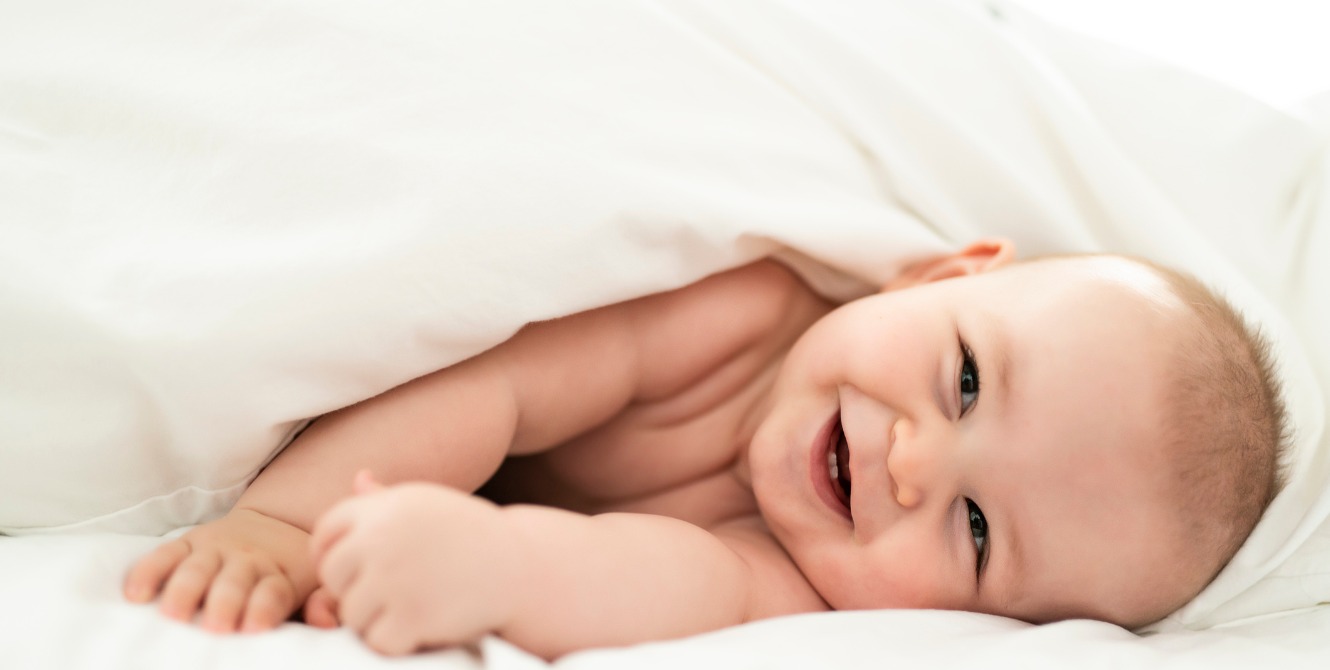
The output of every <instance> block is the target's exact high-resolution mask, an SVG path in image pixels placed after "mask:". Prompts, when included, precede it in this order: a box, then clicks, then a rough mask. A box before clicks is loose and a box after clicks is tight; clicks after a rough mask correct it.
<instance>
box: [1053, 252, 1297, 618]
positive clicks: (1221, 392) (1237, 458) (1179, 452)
mask: <svg viewBox="0 0 1330 670" xmlns="http://www.w3.org/2000/svg"><path fill="white" fill-rule="evenodd" d="M1092 257H1100V258H1118V259H1121V260H1124V261H1128V262H1132V263H1136V264H1137V265H1139V266H1142V267H1144V268H1146V269H1148V270H1150V271H1151V272H1152V273H1153V274H1154V275H1155V276H1157V277H1159V278H1160V279H1161V280H1163V281H1164V283H1165V284H1166V285H1167V286H1168V288H1169V289H1170V291H1171V292H1172V294H1173V295H1174V297H1176V298H1177V299H1178V300H1179V301H1180V302H1181V303H1182V304H1183V305H1184V306H1185V311H1184V313H1183V314H1182V317H1183V319H1182V321H1183V322H1182V323H1180V324H1178V326H1177V328H1176V330H1177V332H1178V335H1179V339H1178V340H1177V341H1176V342H1175V343H1174V351H1176V352H1177V353H1176V355H1174V356H1173V357H1172V358H1173V363H1174V364H1173V365H1172V366H1171V367H1172V369H1171V370H1170V371H1169V375H1170V377H1169V378H1167V380H1166V388H1167V389H1168V390H1167V391H1166V394H1167V395H1166V399H1165V405H1166V406H1165V408H1164V409H1165V414H1164V416H1165V417H1166V419H1165V423H1164V426H1163V435H1164V439H1163V440H1162V442H1161V448H1162V449H1165V450H1166V453H1165V458H1164V462H1165V463H1166V464H1167V465H1166V468H1167V470H1166V473H1167V475H1168V476H1169V480H1168V481H1169V484H1168V487H1169V489H1170V490H1169V491H1168V494H1169V495H1170V496H1172V501H1173V504H1174V506H1175V511H1176V513H1177V514H1178V515H1180V519H1181V528H1182V534H1183V537H1181V538H1180V539H1181V540H1182V545H1183V546H1186V547H1188V548H1189V549H1190V550H1191V551H1189V552H1188V553H1187V555H1185V556H1179V557H1178V560H1180V561H1183V562H1184V563H1185V564H1188V565H1189V567H1191V568H1192V570H1191V571H1192V572H1193V573H1194V574H1198V575H1201V576H1203V577H1204V581H1203V582H1200V583H1198V584H1196V587H1195V591H1194V592H1193V593H1192V595H1193V596H1194V595H1195V593H1196V592H1199V591H1200V590H1201V589H1202V588H1204V586H1205V585H1207V584H1209V583H1210V582H1211V581H1213V580H1214V578H1215V577H1216V576H1218V574H1219V572H1220V571H1221V570H1222V569H1223V568H1224V566H1225V565H1227V564H1228V562H1229V561H1230V560H1231V559H1232V558H1233V556H1234V554H1236V553H1237V551H1238V549H1239V548H1240V547H1241V546H1242V544H1243V542H1245V541H1246V539H1247V536H1248V535H1250V534H1251V532H1252V530H1253V529H1254V528H1255V527H1256V523H1257V522H1258V521H1259V520H1260V518H1261V516H1262V515H1263V514H1264V513H1265V510H1266V509H1267V508H1268V507H1269V506H1270V502H1271V501H1272V500H1273V499H1274V497H1275V495H1276V494H1277V493H1279V491H1280V489H1282V488H1283V486H1284V475H1283V471H1282V468H1281V464H1282V462H1283V461H1284V458H1285V452H1286V451H1287V449H1288V443H1289V442H1290V440H1291V438H1290V431H1289V426H1288V419H1287V416H1286V411H1285V408H1284V403H1283V400H1282V399H1281V395H1280V384H1279V378H1278V375H1277V374H1276V371H1275V362H1274V356H1273V354H1272V352H1271V346H1270V343H1269V341H1268V340H1267V339H1266V338H1265V336H1264V335H1263V334H1262V333H1261V332H1260V330H1259V329H1258V328H1256V327H1255V326H1253V325H1252V324H1250V323H1249V322H1248V321H1247V320H1246V319H1244V318H1243V316H1242V315H1241V314H1240V313H1239V312H1238V310H1237V309H1236V308H1234V307H1233V305H1232V304H1230V303H1229V301H1228V300H1226V299H1225V298H1224V297H1223V296H1221V295H1220V294H1219V293H1217V292H1216V291H1214V290H1213V289H1211V288H1210V287H1209V286H1206V285H1205V284H1204V283H1202V282H1201V281H1200V280H1198V279H1197V278H1195V277H1193V276H1191V275H1190V274H1187V273H1185V272H1180V271H1178V270H1175V269H1172V268H1169V267H1167V266H1164V265H1160V264H1157V263H1154V262H1152V261H1149V260H1145V259H1142V258H1137V257H1133V256H1121V255H1116V254H1058V255H1049V256H1040V257H1038V258H1032V259H1029V260H1028V261H1027V262H1040V261H1046V260H1059V259H1065V260H1074V259H1077V258H1092ZM1183 604H1185V602H1177V603H1173V607H1172V609H1176V608H1177V607H1181V606H1182V605H1183ZM1169 611H1171V609H1170V610H1169ZM1157 614H1158V615H1159V616H1163V615H1164V614H1167V612H1160V613H1157ZM1139 623H1141V624H1144V623H1149V621H1141V622H1139Z"/></svg>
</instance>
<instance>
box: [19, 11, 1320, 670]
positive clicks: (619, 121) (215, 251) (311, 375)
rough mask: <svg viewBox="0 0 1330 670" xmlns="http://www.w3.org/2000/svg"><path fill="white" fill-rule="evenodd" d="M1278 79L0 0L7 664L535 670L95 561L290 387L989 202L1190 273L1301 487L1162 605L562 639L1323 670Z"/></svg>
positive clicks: (859, 278)
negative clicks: (1224, 318) (1213, 576)
mask: <svg viewBox="0 0 1330 670" xmlns="http://www.w3.org/2000/svg"><path fill="white" fill-rule="evenodd" d="M1179 2H1180V0H1179ZM1165 4H1168V3H1165ZM1133 6H1134V5H1131V4H1130V3H1128V4H1124V5H1123V11H1130V9H1131V7H1133ZM1174 6H1177V3H1174ZM1282 6H1285V5H1281V7H1282ZM1062 7H1063V8H1064V9H1065V5H1062ZM1307 7H1308V8H1312V9H1314V8H1315V3H1312V2H1309V3H1308V5H1307ZM1138 11H1146V13H1147V14H1148V15H1149V18H1150V20H1152V21H1154V22H1155V24H1154V25H1158V23H1159V22H1160V21H1162V20H1164V19H1163V18H1162V17H1165V16H1167V14H1166V13H1164V12H1157V13H1150V12H1149V11H1148V8H1147V9H1146V10H1140V8H1138ZM1064 18H1065V17H1064ZM1181 18H1183V19H1186V18H1188V17H1186V16H1182V17H1181ZM1308 20H1312V19H1311V18H1309V19H1308ZM1179 23H1181V24H1187V25H1186V26H1179V27H1178V28H1177V30H1178V31H1179V34H1183V32H1184V30H1185V31H1187V32H1186V34H1192V33H1194V32H1195V31H1196V30H1198V28H1196V26H1195V25H1194V24H1193V23H1191V22H1188V21H1180V22H1179ZM1123 25H1131V23H1130V22H1124V23H1123ZM1101 27H1102V25H1101ZM1235 29H1236V30H1242V29H1243V26H1242V25H1238V26H1237V28H1235ZM1251 32H1252V33H1256V32H1258V31H1256V30H1254V29H1253V30H1252V31H1251ZM1110 37H1111V36H1110ZM1120 41H1124V42H1130V41H1131V40H1130V39H1125V40H1120ZM1259 53H1260V51H1259V50H1255V51H1252V52H1251V53H1250V56H1251V58H1249V59H1248V61H1250V60H1252V59H1254V58H1255V57H1256V56H1257V55H1258V54H1259ZM1281 53H1287V51H1284V52H1281ZM1193 55H1195V54H1193ZM1174 60H1177V59H1176V58H1175V59H1174ZM1202 60H1203V62H1206V63H1211V64H1214V63H1216V62H1217V61H1216V60H1214V59H1211V60H1204V59H1202ZM1303 64H1304V65H1306V63H1303ZM1313 65H1314V64H1313ZM1272 67H1273V66H1272ZM1303 71H1304V72H1306V73H1309V74H1308V76H1307V77H1304V78H1301V79H1299V81H1300V82H1301V83H1300V85H1301V86H1303V87H1304V88H1303V89H1301V90H1306V91H1310V90H1314V89H1315V87H1316V86H1317V84H1316V83H1315V82H1316V77H1319V76H1322V75H1324V74H1325V73H1324V71H1323V69H1322V68H1319V67H1308V68H1306V69H1305V70H1303ZM1281 72H1284V71H1283V70H1281ZM1211 74H1214V73H1213V72H1212V73H1211ZM1239 79H1240V78H1239ZM1321 83H1323V84H1324V83H1330V82H1321ZM1292 90H1294V89H1292V88H1287V87H1285V88H1283V89H1281V91H1283V93H1281V94H1279V95H1282V96H1283V97H1282V98H1280V100H1279V104H1280V105H1281V106H1274V105H1271V104H1270V102H1271V101H1272V100H1274V99H1275V98H1276V97H1279V96H1277V95H1275V94H1272V93H1269V92H1268V91H1267V92H1264V93H1262V94H1261V98H1262V99H1263V100H1261V99H1257V98H1255V97H1251V96H1249V95H1247V94H1244V93H1241V92H1238V91H1235V90H1232V89H1230V88H1227V87H1225V86H1223V85H1220V84H1217V83H1215V82H1213V81H1211V80H1210V79H1207V78H1205V77H1201V76H1198V75H1195V74H1192V73H1188V72H1184V71H1180V70H1176V69H1173V68H1172V67H1170V66H1167V65H1165V64H1164V63H1163V62H1161V61H1158V60H1155V59H1154V58H1151V57H1147V56H1142V55H1139V54H1134V53H1128V52H1122V51H1119V50H1116V49H1114V48H1110V47H1107V46H1104V45H1102V44H1099V43H1096V42H1093V41H1090V40H1087V39H1085V38H1083V37H1081V36H1078V35H1076V34H1074V33H1070V32H1067V31H1065V30H1063V29H1060V28H1055V27H1052V26H1049V25H1045V24H1043V23H1041V22H1039V21H1036V20H1034V19H1033V18H1032V17H1030V16H1027V15H1026V14H1024V13H1023V12H1021V11H1019V10H1018V9H1017V8H1016V7H1014V6H1010V5H1008V4H1006V3H1001V2H977V1H973V2H972V1H967V0H956V1H954V2H946V1H939V0H896V1H893V2H879V1H874V0H817V1H814V0H779V1H777V0H769V1H763V2H758V1H756V0H750V1H740V0H727V1H724V2H704V1H701V0H696V1H690V0H658V1H651V0H576V1H570V2H566V3H557V4H555V3H546V2H542V1H541V0H510V1H509V2H503V3H465V2H438V1H428V2H427V1H425V0H420V1H419V2H406V1H404V2H401V3H397V4H394V5H392V6H391V7H385V6H384V5H383V4H382V3H374V2H368V1H367V0H344V1H341V2H317V3H307V2H301V1H297V0H288V1H286V2H263V3H257V2H248V1H245V0H198V1H197V2H191V3H176V2H171V1H169V0H131V1H129V2H124V3H114V4H108V3H97V2H92V1H90V0H50V1H47V2H42V3H10V4H8V5H6V6H3V7H0V333H3V335H0V338H3V339H2V340H0V344H2V345H3V346H0V371H2V372H0V491H4V492H5V493H4V495H3V496H0V532H3V533H5V534H7V535H12V537H0V575H5V577H3V578H0V666H2V667H5V668H9V667H16V668H26V667H56V668H74V669H81V668H166V667H170V668H176V667H206V666H219V667H231V666H237V667H239V666H243V667H292V666H295V667H307V666H308V667H328V668H340V667H348V668H370V667H378V666H380V665H389V664H392V665H395V666H397V665H405V666H411V665H420V666H424V665H429V666H430V667H439V666H444V667H459V668H463V667H481V666H483V667H495V668H500V667H543V666H545V665H546V664H545V663H543V662H541V661H538V660H536V659H533V658H531V657H529V656H527V655H525V654H523V653H522V652H520V651H519V650H516V649H514V648H512V647H511V646H509V645H507V644H505V643H504V642H502V641H501V640H495V639H489V640H486V641H485V642H484V643H483V644H481V645H479V646H478V647H477V648H475V649H469V650H456V651H450V652H439V653H434V654H428V655H423V656H419V657H414V658H409V659H401V660H393V661H389V660H387V659H383V658H380V657H378V656H375V655H374V654H373V653H372V652H369V651H368V650H367V649H365V648H364V647H363V646H361V645H360V644H359V642H358V641H357V640H356V639H355V638H354V637H353V636H351V635H349V634H348V633H346V632H345V631H334V632H326V631H318V630H313V629H310V628H307V627H305V626H302V625H298V624H288V625H286V626H284V627H282V628H281V629H280V630H278V631H276V632H273V633H269V634H263V635H254V636H234V637H216V636H213V635H210V634H207V633H204V632H202V631H200V630H198V629H196V628H192V627H188V626H184V625H180V624H176V623H173V622H171V621H168V620H166V619H164V618H162V617H160V616H158V615H157V614H156V613H155V612H154V611H153V610H152V609H151V608H150V607H145V606H135V605H129V604H126V603H124V602H123V601H122V600H121V599H120V597H119V593H118V588H119V584H120V581H121V579H122V578H123V575H124V573H125V570H126V569H127V567H128V565H129V564H130V563H131V562H132V561H133V559H134V558H135V557H136V556H139V555H141V554H142V553H143V552H145V551H146V550H147V549H148V548H150V547H151V546H153V545H154V543H156V542H160V541H161V540H160V535H161V534H163V533H168V532H172V531H178V530H179V529H180V528H181V527H184V526H187V525H188V524H192V523H197V522H200V521H203V520H206V519H208V518H212V517H214V516H216V515H218V514H220V513H222V512H224V511H225V510H226V508H227V507H228V506H229V505H230V504H231V503H232V502H233V501H234V499H235V497H236V496H237V495H238V494H239V492H240V491H241V490H243V487H244V486H245V484H246V483H247V482H248V481H249V480H250V478H252V477H253V475H254V474H255V473H256V472H257V471H258V470H259V469H260V468H261V467H262V465H263V463H264V462H265V461H266V459H267V458H269V457H270V456H271V454H272V453H274V452H275V450H276V449H278V448H279V447H280V446H281V444H282V443H283V441H284V440H285V438H286V436H288V435H289V434H290V433H291V432H292V430H293V429H295V428H296V427H298V426H299V425H301V423H302V421H303V420H305V419H307V418H309V417H311V416H317V415H318V414H321V413H324V412H327V411H329V410H332V409H335V408H337V407H341V406H344V405H346V404H349V403H352V402H356V401H357V400H360V399H363V398H365V397H369V396H371V395H374V394H376V393H378V392H381V391H383V390H385V389H387V388H390V387H392V386H394V385H396V384H399V383H401V382H403V381H405V380H407V379H411V378H413V377H415V376H418V375H420V374H423V373H425V372H428V371H430V370H433V369H437V368H439V367H441V366H444V365H447V364H449V363H452V362H455V361H457V360H460V359H462V358H464V357H466V356H468V355H471V354H473V353H475V352H477V351H480V350H482V349H484V348H485V347H488V346H491V345H493V344H495V343H497V342H498V341H501V340H502V339H503V338H504V337H506V336H507V335H508V334H510V333H511V332H513V331H514V330H515V329H516V328H518V327H520V326H521V325H522V324H523V323H525V322H528V321H531V320H535V319H541V318H548V317H551V316H555V315H559V314H566V313H570V312H573V311H577V310H581V309H586V308H588V307H591V306H595V305H601V304H606V303H609V302H613V301H617V300H623V299H627V298H631V297H634V296H637V295H642V294H644V293H649V292H653V291H659V290H663V289H666V288H670V287H674V286H679V285H682V284H685V283H688V282H691V281H694V280H696V279H699V278H701V277H703V276H705V275H707V274H709V273H711V272H715V271H718V270H720V269H723V268H726V267H732V266H734V265H738V264H741V263H743V262H746V261H748V260H751V259H753V258H756V257H759V256H763V255H769V254H774V255H778V256H779V257H781V258H783V259H784V260H786V261H787V262H789V263H790V264H792V265H793V266H795V267H796V268H797V269H799V270H800V271H801V272H802V273H804V275H805V276H806V278H807V279H808V280H809V281H810V282H811V283H813V284H814V285H815V286H816V287H817V288H818V289H819V290H822V291H824V292H825V293H827V294H829V295H833V296H836V297H841V298H848V297H850V296H853V295H856V294H858V293H861V292H863V291H865V290H867V288H868V287H870V286H872V285H873V284H875V283H878V282H880V281H882V280H883V279H884V278H886V277H888V276H890V275H891V274H893V273H894V272H895V271H896V270H897V269H898V268H899V267H900V266H901V265H902V264H904V263H906V262H908V261H909V260H911V259H912V258H915V257H918V256H920V255H923V254H928V253H934V252H936V251H939V250H941V249H945V248H948V247H949V246H952V245H955V244H958V243H961V242H964V241H966V240H968V239H970V238H973V237H975V236H977V235H979V234H996V235H1005V236H1009V237H1012V238H1013V239H1015V240H1016V241H1017V243H1018V245H1019V247H1020V248H1021V249H1022V250H1023V251H1025V252H1030V253H1037V252H1045V251H1057V250H1096V249H1111V250H1116V251H1123V252H1130V253H1137V254H1142V255H1146V256H1149V257H1152V258H1156V259H1158V260H1162V261H1165V262H1168V263H1171V264H1173V265H1178V266H1181V267H1184V268H1187V269H1189V270H1192V271H1193V272H1196V273H1198V274H1200V275H1201V276H1202V277H1204V278H1205V279H1206V280H1208V281H1210V282H1212V283H1214V284H1216V285H1218V286H1219V287H1221V288H1222V289H1223V290H1224V291H1225V292H1227V293H1229V294H1230V296H1231V297H1232V298H1233V299H1234V300H1235V301H1236V302H1238V303H1239V304H1240V306H1242V307H1243V308H1244V310H1245V311H1247V312H1248V314H1249V315H1251V316H1252V317H1253V318H1255V319H1257V320H1259V322H1260V323H1261V324H1262V326H1263V327H1264V328H1265V329H1266V330H1267V331H1268V332H1269V333H1270V334H1271V335H1272V337H1273V338H1274V339H1275V341H1276V343H1277V354H1278V359H1279V361H1280V364H1281V373H1282V376H1283V378H1284V381H1285V386H1286V389H1285V390H1286V396H1287V401H1288V402H1289V404H1290V409H1291V411H1292V416H1293V418H1294V420H1295V422H1296V426H1297V432H1298V434H1297V444H1296V446H1295V449H1294V451H1293V453H1292V454H1291V455H1290V466H1291V468H1292V474H1293V477H1292V482H1291V484H1290V486H1289V488H1288V489H1287V490H1286V491H1285V492H1284V494H1281V496H1280V497H1279V499H1277V500H1276V501H1275V504H1274V506H1273V507H1272V509H1271V511H1270V513H1269V514H1268V515H1267V517H1266V518H1265V519H1263V520H1262V522H1261V525H1260V526H1259V527H1258V529H1257V531H1256V532H1255V533H1254V534H1253V536H1252V538H1251V540H1250V541H1249V542H1248V543H1247V545H1246V546H1244V548H1243V549H1242V551H1241V552H1240V553H1239V555H1238V556H1237V557H1236V558H1235V560H1234V562H1233V564H1232V565H1231V566H1230V568H1229V569H1227V570H1226V571H1225V572H1224V573H1223V574H1221V575H1220V577H1219V578H1218V579H1217V580H1216V582H1215V583H1214V584H1213V585H1211V587H1210V588H1208V589H1207V590H1206V591H1205V592H1204V593H1202V594H1201V595H1200V596H1199V597H1198V598H1197V599H1196V600H1195V601H1194V602H1192V603H1191V604H1189V605H1188V606H1187V607H1185V608H1184V609H1183V610H1181V611H1180V612H1178V613H1177V614H1175V615H1174V616H1173V617H1170V618H1169V619H1167V620H1165V621H1164V622H1162V623H1161V624H1160V625H1159V626H1157V627H1156V629H1157V631H1158V632H1154V633H1152V634H1148V635H1144V636H1140V635H1135V634H1132V633H1129V632H1127V631H1123V630H1121V629H1118V628H1115V627H1112V626H1108V625H1106V624H1100V623H1095V622H1086V621H1073V622H1066V623H1061V624H1055V625H1049V626H1042V627H1033V626H1028V625H1026V624H1023V623H1019V622H1014V621H1010V620H1005V619H1000V618H994V617H989V616H982V615H975V614H968V613H956V612H928V611H895V612H859V613H833V614H819V615H813V616H803V617H792V618H787V619H780V620H772V621H765V622H759V623H756V624H752V625H748V626H743V627H739V628H736V629H732V630H726V631H720V632H717V633H714V634H709V635H704V636H700V637H696V638H690V639H686V640H680V641H675V642H669V643H661V644H651V645H643V646H639V647H633V648H628V649H620V650H598V651H590V652H585V653H580V654H574V655H571V656H569V657H566V658H564V659H561V660H560V661H559V662H558V663H557V665H566V666H571V667H576V668H582V667H587V668H591V667H615V668H619V667H655V666H658V667H678V666H683V665H697V666H702V667H712V666H716V667H720V666H724V667H747V666H761V667H789V668H796V667H797V668H804V667H810V666H812V667H819V666H838V667H842V668H858V667H864V668H867V667H879V666H882V665H887V664H901V665H910V666H913V667H953V666H957V665H960V664H962V663H968V664H997V665H1019V666H1021V667H1031V666H1034V667H1038V666H1050V667H1066V666H1068V665H1072V664H1076V665H1077V666H1083V667H1087V668H1089V667H1098V666H1104V667H1110V666H1111V667H1117V666H1123V665H1127V666H1138V665H1146V666H1149V665H1170V666H1184V667H1190V666H1196V667H1202V666H1203V667H1207V668H1213V667H1249V666H1257V665H1259V666H1266V665H1267V664H1268V665H1274V666H1278V667H1324V666H1325V664H1326V663H1327V662H1330V637H1328V636H1327V635H1326V634H1325V633H1326V631H1327V630H1330V607H1327V606H1324V605H1320V604H1321V603H1325V602H1330V523H1327V518H1330V493H1327V491H1328V490H1330V486H1327V484H1330V443H1327V436H1326V434H1325V430H1324V428H1325V425H1324V424H1325V417H1326V414H1327V408H1328V405H1327V399H1326V398H1327V396H1326V395H1325V391H1324V389H1325V386H1326V383H1327V382H1328V381H1330V346H1327V343H1330V316H1328V315H1327V312H1326V310H1325V306H1326V305H1327V303H1330V298H1327V290H1328V289H1330V270H1328V269H1326V266H1323V265H1321V264H1319V263H1318V262H1317V261H1318V259H1322V258H1326V257H1330V207H1327V206H1326V205H1325V204H1324V203H1325V202H1326V197H1325V193H1326V189H1327V188H1330V169H1328V168H1327V164H1326V162H1327V161H1326V159H1327V137H1328V136H1330V135H1328V134H1327V133H1328V131H1330V105H1326V104H1324V100H1325V98H1324V96H1322V98H1321V99H1320V100H1319V101H1318V100H1316V99H1304V98H1303V97H1301V96H1293V95H1290V94H1289V93H1288V92H1289V91H1292Z"/></svg>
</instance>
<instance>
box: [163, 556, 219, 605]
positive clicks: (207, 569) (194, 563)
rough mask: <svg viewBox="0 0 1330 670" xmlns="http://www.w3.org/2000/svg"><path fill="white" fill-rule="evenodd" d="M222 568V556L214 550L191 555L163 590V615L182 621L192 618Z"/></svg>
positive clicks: (177, 568) (176, 570) (172, 574)
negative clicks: (213, 551)
mask: <svg viewBox="0 0 1330 670" xmlns="http://www.w3.org/2000/svg"><path fill="white" fill-rule="evenodd" d="M220 567H221V557H220V556H218V555H217V554H215V553H207V554H198V553H193V554H190V555H189V557H188V558H186V559H185V560H184V561H182V562H181V563H180V565H179V566H178V567H176V569H175V572H173V573H171V578H170V579H168V580H167V581H166V588H164V589H162V605H161V610H162V614H165V615H166V616H168V617H171V618H172V619H178V620H180V621H189V620H190V619H191V618H193V616H194V613H195V612H197V611H198V609H199V603H201V602H202V601H203V594H205V593H207V592H208V587H209V585H211V584H212V580H213V577H215V576H216V575H217V570H218V568H220Z"/></svg>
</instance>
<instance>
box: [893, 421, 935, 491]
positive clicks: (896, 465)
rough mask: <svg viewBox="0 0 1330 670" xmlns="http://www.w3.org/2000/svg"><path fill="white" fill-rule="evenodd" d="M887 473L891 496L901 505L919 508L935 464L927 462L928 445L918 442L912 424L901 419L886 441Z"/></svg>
mask: <svg viewBox="0 0 1330 670" xmlns="http://www.w3.org/2000/svg"><path fill="white" fill-rule="evenodd" d="M887 444H888V445H890V446H889V449H890V451H888V452H887V475H888V479H890V480H891V495H892V497H894V498H895V499H896V503H897V504H899V505H900V506H901V507H904V508H907V509H908V508H913V507H918V506H919V505H921V504H923V502H924V487H926V486H927V485H928V484H929V479H930V475H931V474H934V473H931V471H932V470H933V469H935V466H936V464H930V463H929V462H928V461H929V458H928V454H926V453H925V452H927V451H928V447H927V446H925V445H922V444H920V443H919V439H918V436H917V435H916V434H915V430H914V425H913V424H912V423H911V422H910V421H909V420H908V419H901V420H899V421H897V422H896V423H895V424H894V425H893V426H892V427H891V434H890V437H889V439H888V442H887Z"/></svg>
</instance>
